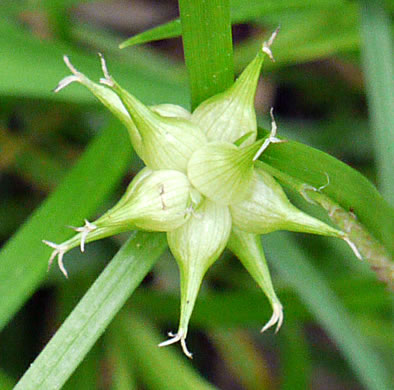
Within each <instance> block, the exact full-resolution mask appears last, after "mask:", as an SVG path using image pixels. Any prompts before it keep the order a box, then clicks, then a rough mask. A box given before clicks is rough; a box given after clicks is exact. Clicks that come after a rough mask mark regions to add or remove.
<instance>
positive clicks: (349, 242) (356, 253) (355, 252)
mask: <svg viewBox="0 0 394 390" xmlns="http://www.w3.org/2000/svg"><path fill="white" fill-rule="evenodd" d="M343 240H344V241H345V242H346V243H347V244H348V245H349V246H350V249H351V250H352V251H353V253H354V254H355V256H356V257H357V258H358V259H359V260H362V259H363V258H362V256H361V253H360V252H359V250H358V249H357V247H356V245H355V244H354V242H352V241H350V238H349V237H348V236H345V237H343Z"/></svg>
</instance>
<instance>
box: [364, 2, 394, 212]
mask: <svg viewBox="0 0 394 390" xmlns="http://www.w3.org/2000/svg"><path fill="white" fill-rule="evenodd" d="M361 35H362V41H363V46H362V51H361V54H362V59H363V68H364V77H365V82H366V90H367V99H368V105H369V111H370V116H371V125H372V128H373V130H374V133H373V134H374V137H375V146H376V149H375V150H376V160H377V168H378V169H377V172H378V180H379V184H380V187H381V190H382V193H383V195H384V196H385V197H386V199H387V200H388V201H389V202H390V203H391V204H392V205H394V179H393V175H392V170H393V169H392V167H393V161H394V142H393V140H394V125H393V124H394V73H393V69H394V63H393V41H392V28H391V23H390V18H389V15H388V13H387V12H386V11H385V9H384V2H383V1H381V0H364V1H362V2H361Z"/></svg>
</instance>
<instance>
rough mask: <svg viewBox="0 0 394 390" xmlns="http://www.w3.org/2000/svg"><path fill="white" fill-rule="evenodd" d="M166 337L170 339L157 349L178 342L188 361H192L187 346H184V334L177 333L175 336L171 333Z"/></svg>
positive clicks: (191, 355)
mask: <svg viewBox="0 0 394 390" xmlns="http://www.w3.org/2000/svg"><path fill="white" fill-rule="evenodd" d="M168 336H170V339H169V340H166V341H163V342H162V343H160V344H159V347H166V346H167V345H171V344H175V343H177V342H178V341H180V343H181V347H182V350H183V353H184V354H185V355H186V356H187V357H188V358H189V359H193V354H192V353H191V352H190V351H189V350H188V349H187V346H186V335H185V333H184V332H182V331H180V332H178V333H176V334H173V333H172V332H169V333H168Z"/></svg>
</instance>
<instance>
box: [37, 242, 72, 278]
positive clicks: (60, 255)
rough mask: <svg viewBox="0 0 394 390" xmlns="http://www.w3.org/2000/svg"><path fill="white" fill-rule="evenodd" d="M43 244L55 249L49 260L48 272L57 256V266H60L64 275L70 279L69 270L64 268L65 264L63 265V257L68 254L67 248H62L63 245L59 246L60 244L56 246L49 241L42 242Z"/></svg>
mask: <svg viewBox="0 0 394 390" xmlns="http://www.w3.org/2000/svg"><path fill="white" fill-rule="evenodd" d="M42 242H43V243H44V244H46V245H48V246H50V247H51V248H54V251H53V252H52V253H51V257H50V258H49V262H48V270H49V268H50V267H51V265H52V262H53V260H54V259H55V258H56V256H57V264H58V265H59V268H60V271H62V273H63V275H64V276H65V277H66V278H68V273H67V270H66V268H65V267H64V264H63V255H64V254H65V253H66V251H67V248H66V247H64V246H62V245H58V244H55V243H54V242H51V241H47V240H42Z"/></svg>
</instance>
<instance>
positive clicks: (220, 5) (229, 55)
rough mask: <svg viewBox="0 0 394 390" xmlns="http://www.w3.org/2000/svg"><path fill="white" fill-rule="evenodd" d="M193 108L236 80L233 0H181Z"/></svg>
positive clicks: (183, 35) (183, 34) (184, 44)
mask: <svg viewBox="0 0 394 390" xmlns="http://www.w3.org/2000/svg"><path fill="white" fill-rule="evenodd" d="M179 11H180V17H181V25H182V37H183V47H184V52H185V62H186V67H187V69H188V72H189V79H190V89H191V100H192V109H194V108H195V107H197V106H198V105H199V104H200V103H201V102H202V101H204V100H206V99H207V98H209V97H211V96H213V95H215V94H217V93H219V92H223V91H224V90H225V89H226V88H228V87H229V86H231V85H232V83H233V81H234V64H233V48H232V38H231V20H230V2H229V0H179Z"/></svg>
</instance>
